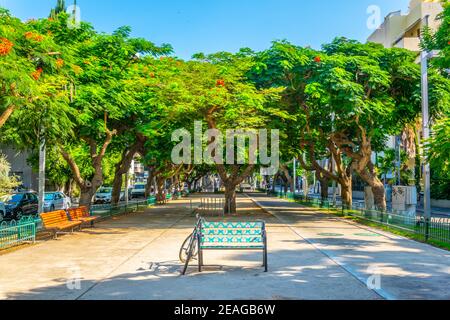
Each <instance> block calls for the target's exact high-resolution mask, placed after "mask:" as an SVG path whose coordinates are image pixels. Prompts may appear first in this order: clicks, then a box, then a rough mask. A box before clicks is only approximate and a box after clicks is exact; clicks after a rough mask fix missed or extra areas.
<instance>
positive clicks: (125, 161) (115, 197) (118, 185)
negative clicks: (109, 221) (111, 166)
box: [111, 137, 144, 204]
mask: <svg viewBox="0 0 450 320" xmlns="http://www.w3.org/2000/svg"><path fill="white" fill-rule="evenodd" d="M137 139H138V140H137V141H136V142H135V143H134V144H133V145H132V146H131V147H130V148H129V149H128V150H125V151H124V152H123V154H122V159H121V160H120V162H119V163H118V164H117V165H116V172H115V175H114V181H113V192H112V197H111V198H112V199H111V203H112V204H118V203H119V202H120V193H121V191H122V184H123V175H124V174H126V173H127V172H128V171H129V170H130V168H131V163H132V162H133V159H134V156H135V155H136V154H137V153H138V152H141V153H142V152H143V150H142V149H143V146H144V138H142V137H138V138H137ZM125 192H128V190H125Z"/></svg>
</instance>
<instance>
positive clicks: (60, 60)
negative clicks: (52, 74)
mask: <svg viewBox="0 0 450 320" xmlns="http://www.w3.org/2000/svg"><path fill="white" fill-rule="evenodd" d="M56 66H57V67H58V68H62V67H63V66H64V60H63V59H61V58H59V59H57V60H56Z"/></svg>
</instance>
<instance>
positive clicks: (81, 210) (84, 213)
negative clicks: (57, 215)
mask: <svg viewBox="0 0 450 320" xmlns="http://www.w3.org/2000/svg"><path fill="white" fill-rule="evenodd" d="M77 210H78V214H79V217H80V218H89V217H90V216H91V214H90V212H89V210H88V208H87V207H78V208H77Z"/></svg>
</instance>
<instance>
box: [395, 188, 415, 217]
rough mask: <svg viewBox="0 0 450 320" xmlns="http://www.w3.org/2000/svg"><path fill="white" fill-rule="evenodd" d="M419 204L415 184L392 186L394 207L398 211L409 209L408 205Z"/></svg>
mask: <svg viewBox="0 0 450 320" xmlns="http://www.w3.org/2000/svg"><path fill="white" fill-rule="evenodd" d="M416 205H417V189H416V187H414V186H412V187H411V186H395V187H392V209H394V210H398V211H405V210H407V209H408V208H407V207H408V206H416Z"/></svg>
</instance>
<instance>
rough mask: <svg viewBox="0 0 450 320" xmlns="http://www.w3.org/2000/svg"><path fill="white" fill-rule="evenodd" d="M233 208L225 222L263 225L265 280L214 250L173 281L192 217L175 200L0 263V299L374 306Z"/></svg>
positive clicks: (282, 233) (344, 277)
mask: <svg viewBox="0 0 450 320" xmlns="http://www.w3.org/2000/svg"><path fill="white" fill-rule="evenodd" d="M239 208H240V209H239V213H238V214H237V215H235V216H233V217H230V218H229V219H231V220H254V219H264V220H266V221H267V223H268V232H269V272H268V273H264V272H263V268H261V263H262V254H261V252H241V251H229V252H223V251H219V252H207V253H206V256H205V263H206V264H207V265H208V267H206V268H205V272H203V273H201V274H199V273H197V272H196V266H195V265H193V266H192V267H191V268H190V269H189V272H188V275H187V276H185V277H182V276H180V271H181V269H182V264H181V263H180V262H179V261H178V251H179V248H180V246H181V244H182V242H183V240H184V239H185V238H186V237H187V236H188V235H189V233H190V232H191V231H192V228H193V225H194V224H195V217H194V216H193V215H191V214H190V210H189V203H188V202H187V201H186V200H179V201H174V202H171V203H170V204H169V205H168V206H164V207H155V208H152V209H149V210H147V211H146V212H145V213H140V214H135V215H132V216H127V217H121V218H116V219H115V220H111V221H106V222H103V223H100V224H99V225H98V227H97V228H95V229H93V230H87V231H84V232H80V233H76V234H75V235H68V236H64V237H61V238H60V239H59V240H57V241H47V242H44V243H41V244H39V245H37V246H32V247H28V248H24V249H22V250H19V251H16V252H12V253H9V254H6V255H3V256H0V298H1V299H68V300H69V299H70V300H73V299H89V300H96V299H102V300H103V299H127V300H135V299H195V300H209V299H230V300H235V299H348V300H352V299H381V297H380V296H379V295H377V294H376V293H375V292H373V291H372V290H369V289H368V288H367V287H366V286H365V285H364V284H363V283H361V282H360V281H358V280H357V279H355V278H354V277H353V276H352V275H351V274H349V273H348V272H346V271H345V270H344V269H342V268H341V267H340V266H339V265H337V264H336V263H335V262H334V261H332V260H331V259H329V258H327V257H326V256H324V255H323V254H322V253H320V252H319V251H318V250H316V249H315V248H314V247H313V246H311V245H310V244H309V243H307V242H306V241H304V240H303V239H301V238H300V237H299V236H298V235H297V234H296V233H295V232H294V231H292V230H291V229H290V228H289V227H286V226H285V225H284V224H282V223H280V221H278V219H277V218H275V217H273V216H271V215H269V214H267V213H265V212H263V211H262V210H260V209H259V208H258V207H257V206H256V205H255V204H253V202H252V201H250V200H249V199H246V198H240V199H239ZM208 219H209V220H214V219H215V218H213V217H210V218H208ZM77 280H79V281H77Z"/></svg>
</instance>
